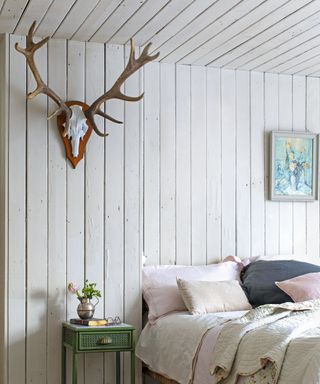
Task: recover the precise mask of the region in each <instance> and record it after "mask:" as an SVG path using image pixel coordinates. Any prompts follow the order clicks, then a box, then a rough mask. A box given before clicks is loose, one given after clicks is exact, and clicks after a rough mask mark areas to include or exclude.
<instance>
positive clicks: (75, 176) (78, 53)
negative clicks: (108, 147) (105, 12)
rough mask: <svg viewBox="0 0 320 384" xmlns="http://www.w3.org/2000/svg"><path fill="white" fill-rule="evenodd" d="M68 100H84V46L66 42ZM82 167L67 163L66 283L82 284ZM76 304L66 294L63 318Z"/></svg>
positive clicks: (81, 370)
mask: <svg viewBox="0 0 320 384" xmlns="http://www.w3.org/2000/svg"><path fill="white" fill-rule="evenodd" d="M67 75H68V83H67V90H68V92H67V98H68V100H84V97H85V88H84V87H85V44H84V43H81V42H76V41H69V42H68V71H67ZM84 164H85V160H82V161H80V163H79V164H78V165H77V168H76V169H73V168H72V165H70V163H69V162H67V281H68V282H70V281H72V282H77V283H78V284H80V285H82V284H83V281H84V262H85V260H84V229H85V228H84V219H85V218H84V212H85V202H84ZM77 305H78V301H77V299H76V297H75V296H71V295H68V300H67V318H68V319H70V318H72V317H77V312H76V309H77ZM83 360H84V359H83V355H79V356H78V371H79V372H78V383H79V384H81V383H84V363H83Z"/></svg>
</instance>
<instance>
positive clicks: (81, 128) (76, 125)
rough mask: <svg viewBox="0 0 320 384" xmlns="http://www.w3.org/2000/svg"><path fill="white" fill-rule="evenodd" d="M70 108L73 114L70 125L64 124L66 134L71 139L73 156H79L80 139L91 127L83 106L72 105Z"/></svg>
mask: <svg viewBox="0 0 320 384" xmlns="http://www.w3.org/2000/svg"><path fill="white" fill-rule="evenodd" d="M70 108H71V111H72V115H71V118H70V121H69V124H68V125H69V126H68V127H66V123H65V124H64V126H65V131H64V136H67V137H68V139H71V147H72V156H73V157H78V156H79V145H80V140H81V139H83V137H84V135H85V134H86V133H87V131H88V128H89V127H88V124H87V118H86V116H85V114H84V112H83V110H82V108H81V107H80V106H79V105H72V106H71V107H70Z"/></svg>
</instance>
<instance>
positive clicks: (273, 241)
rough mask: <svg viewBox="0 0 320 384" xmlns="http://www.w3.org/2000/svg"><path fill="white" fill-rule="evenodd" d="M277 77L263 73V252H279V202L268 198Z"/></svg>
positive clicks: (276, 115)
mask: <svg viewBox="0 0 320 384" xmlns="http://www.w3.org/2000/svg"><path fill="white" fill-rule="evenodd" d="M278 91H279V77H278V75H276V74H273V73H266V74H265V96H264V98H265V134H266V143H265V175H266V177H265V186H266V188H267V190H265V196H266V197H267V200H266V219H265V222H266V224H265V226H266V228H265V232H266V234H265V236H266V240H265V253H266V254H267V255H276V254H278V253H279V203H278V202H276V201H271V200H269V188H268V187H269V183H270V156H269V153H270V145H269V144H270V132H271V131H275V130H278V122H279V92H278Z"/></svg>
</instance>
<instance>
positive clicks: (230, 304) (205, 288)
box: [177, 278, 251, 315]
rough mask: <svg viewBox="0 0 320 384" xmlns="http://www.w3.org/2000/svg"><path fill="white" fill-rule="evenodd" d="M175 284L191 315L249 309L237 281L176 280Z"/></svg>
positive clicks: (249, 306)
mask: <svg viewBox="0 0 320 384" xmlns="http://www.w3.org/2000/svg"><path fill="white" fill-rule="evenodd" d="M177 284H178V287H179V291H180V293H181V296H182V298H183V301H184V303H185V305H186V307H187V308H188V311H189V312H190V313H192V314H193V315H202V314H204V313H211V312H228V311H243V310H246V309H251V305H250V303H249V301H248V299H247V297H246V295H245V293H244V292H243V290H242V288H241V286H240V284H239V281H237V280H227V281H187V280H183V279H179V278H178V279H177Z"/></svg>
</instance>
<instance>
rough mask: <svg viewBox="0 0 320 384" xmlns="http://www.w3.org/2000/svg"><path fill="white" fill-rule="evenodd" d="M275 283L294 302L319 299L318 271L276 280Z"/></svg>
mask: <svg viewBox="0 0 320 384" xmlns="http://www.w3.org/2000/svg"><path fill="white" fill-rule="evenodd" d="M276 285H277V286H278V287H279V288H280V289H281V290H282V291H284V292H285V293H286V294H287V295H289V296H290V297H291V299H292V300H293V301H294V302H296V303H297V302H299V301H305V300H314V299H320V272H315V273H307V274H305V275H301V276H298V277H294V278H293V279H289V280H284V281H276Z"/></svg>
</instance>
